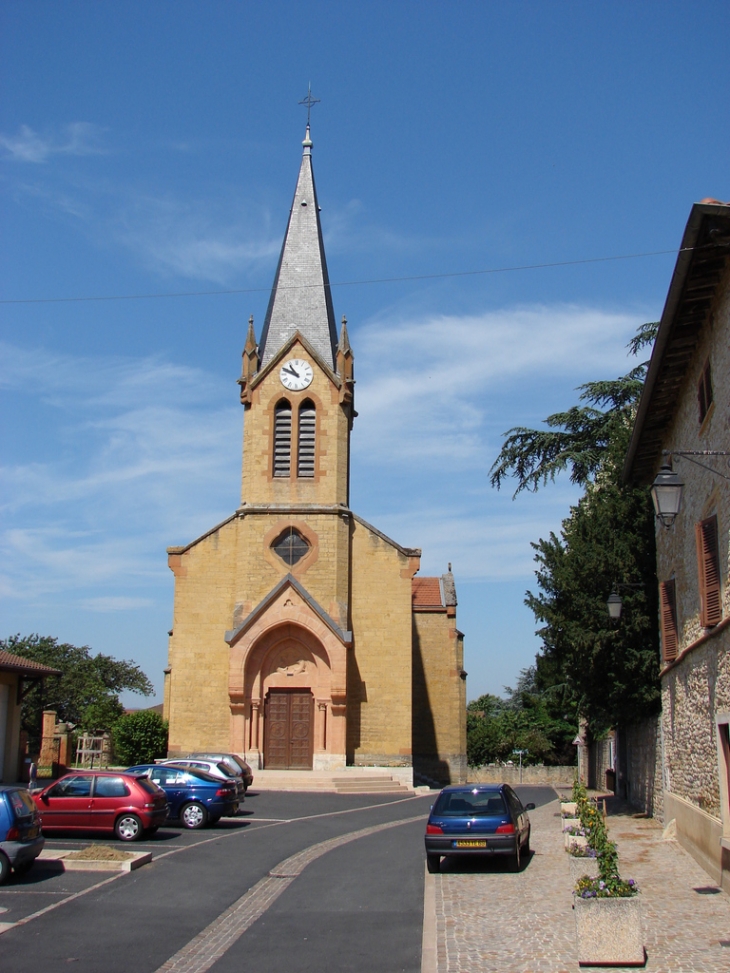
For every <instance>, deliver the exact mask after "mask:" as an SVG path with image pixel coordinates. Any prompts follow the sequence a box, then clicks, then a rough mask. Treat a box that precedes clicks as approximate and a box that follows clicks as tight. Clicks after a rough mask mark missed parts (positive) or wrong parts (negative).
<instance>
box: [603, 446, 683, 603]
mask: <svg viewBox="0 0 730 973" xmlns="http://www.w3.org/2000/svg"><path fill="white" fill-rule="evenodd" d="M683 486H684V480H683V479H682V478H681V477H680V475H679V474H678V473H675V472H674V470H673V469H672V466H671V463H664V465H663V466H662V468H661V469H660V470H659V472H658V473H657V475H656V479H655V480H654V482H653V483H652V485H651V499H652V501H653V502H654V512H655V514H656V515H657V517H658V518H659V520H660V521H661V522H662V524H663V526H664V527H666V528H667V530H669V528H670V527H671V526H672V524H673V523H674V520H675V517H676V516H677V514H678V513H679V505H680V503H681V502H682V487H683ZM609 611H610V609H609ZM620 613H621V612H620V610H619V614H620Z"/></svg>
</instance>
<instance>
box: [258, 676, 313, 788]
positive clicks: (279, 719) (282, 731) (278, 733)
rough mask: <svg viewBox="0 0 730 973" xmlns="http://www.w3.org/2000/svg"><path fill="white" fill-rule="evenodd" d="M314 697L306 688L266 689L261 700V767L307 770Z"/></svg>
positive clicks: (310, 765) (311, 735)
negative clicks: (262, 730) (262, 736)
mask: <svg viewBox="0 0 730 973" xmlns="http://www.w3.org/2000/svg"><path fill="white" fill-rule="evenodd" d="M313 756H314V696H313V695H312V693H311V692H310V691H309V690H308V689H273V688H272V689H270V690H269V691H268V693H267V694H266V700H265V703H264V766H265V767H266V768H267V769H269V770H311V769H312V758H313Z"/></svg>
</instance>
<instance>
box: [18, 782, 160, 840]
mask: <svg viewBox="0 0 730 973" xmlns="http://www.w3.org/2000/svg"><path fill="white" fill-rule="evenodd" d="M33 800H34V801H35V803H36V807H37V808H38V811H39V812H40V816H41V823H42V826H43V829H44V830H45V831H111V832H113V833H114V834H115V835H116V836H117V838H119V840H120V841H136V840H137V839H138V838H141V837H142V836H143V835H149V834H154V832H155V831H157V829H158V828H159V826H160V825H161V824H162V822H163V821H164V820H165V818H166V817H167V797H166V796H165V792H164V791H163V790H162V789H161V788H160V787H158V786H157V784H153V783H152V781H149V780H145V779H144V778H141V779H140V778H138V777H133V776H132V775H131V774H125V773H119V772H118V771H104V770H84V771H75V772H74V773H70V774H66V775H65V776H64V777H61V778H59V779H58V780H57V781H55V783H53V784H49V785H48V787H44V788H43V790H42V791H36V792H35V793H34V794H33Z"/></svg>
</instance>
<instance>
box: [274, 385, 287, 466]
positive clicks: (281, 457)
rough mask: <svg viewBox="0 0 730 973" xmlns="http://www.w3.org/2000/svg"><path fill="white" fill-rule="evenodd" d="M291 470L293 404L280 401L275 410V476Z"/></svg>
mask: <svg viewBox="0 0 730 973" xmlns="http://www.w3.org/2000/svg"><path fill="white" fill-rule="evenodd" d="M290 472H291V406H290V405H289V403H288V402H280V403H279V404H278V405H277V407H276V409H275V411H274V476H289V473H290Z"/></svg>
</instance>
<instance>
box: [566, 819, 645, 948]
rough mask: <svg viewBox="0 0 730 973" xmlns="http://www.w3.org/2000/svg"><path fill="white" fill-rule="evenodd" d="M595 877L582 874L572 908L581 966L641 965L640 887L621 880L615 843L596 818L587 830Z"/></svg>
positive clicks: (574, 894)
mask: <svg viewBox="0 0 730 973" xmlns="http://www.w3.org/2000/svg"><path fill="white" fill-rule="evenodd" d="M588 841H589V843H590V846H591V848H592V849H593V851H594V852H595V855H596V862H597V866H598V874H597V875H595V876H591V875H588V874H586V875H582V876H581V877H580V878H579V879H578V881H577V882H576V884H575V890H574V893H573V896H574V905H573V908H574V910H575V923H576V935H577V937H578V963H579V965H580V966H643V965H644V964H645V963H646V952H645V950H644V943H643V938H642V933H641V909H640V900H639V898H638V891H639V888H638V886H637V884H636V882H635V881H634V880H633V879H629V880H628V881H626V880H624V879H622V878H621V876H620V875H619V870H618V852H617V851H616V844H615V842H613V841H610V840H609V838H608V834H607V832H606V826H605V824H604V822H603V818H602V817H601V815H600V814H596V815H595V817H594V818H593V820H592V825H591V828H590V829H589V834H588Z"/></svg>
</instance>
